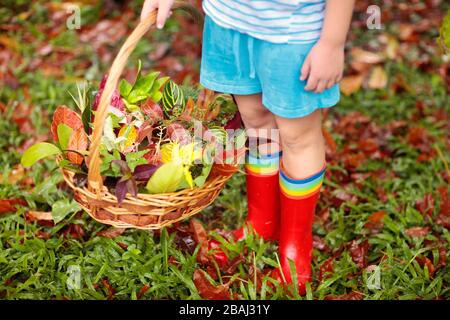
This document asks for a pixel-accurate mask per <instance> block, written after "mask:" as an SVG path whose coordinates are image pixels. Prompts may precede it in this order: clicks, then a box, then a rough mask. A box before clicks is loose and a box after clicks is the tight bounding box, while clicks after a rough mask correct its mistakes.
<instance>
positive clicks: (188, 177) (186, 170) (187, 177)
mask: <svg viewBox="0 0 450 320" xmlns="http://www.w3.org/2000/svg"><path fill="white" fill-rule="evenodd" d="M183 171H184V179H185V180H186V182H187V184H188V185H189V187H191V188H193V187H194V179H192V174H191V171H189V167H184V170H183Z"/></svg>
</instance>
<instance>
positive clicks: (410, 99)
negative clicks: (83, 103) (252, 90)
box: [0, 0, 450, 299]
mask: <svg viewBox="0 0 450 320" xmlns="http://www.w3.org/2000/svg"><path fill="white" fill-rule="evenodd" d="M199 2H200V1H197V5H198V3H199ZM373 2H374V4H375V5H376V4H378V5H379V6H380V7H381V17H382V19H381V26H380V28H375V29H369V28H368V27H367V25H366V21H367V19H368V15H367V13H366V9H367V7H368V6H369V5H370V4H373V3H369V2H368V1H358V4H357V10H356V13H355V16H354V22H353V24H352V28H351V29H352V30H351V35H350V37H349V42H348V45H347V60H348V63H347V68H346V77H345V78H344V81H343V83H342V92H343V95H342V100H341V102H340V103H339V104H338V105H337V106H336V107H335V108H333V109H331V110H330V111H329V112H328V113H327V115H326V118H325V122H324V133H325V137H326V140H327V159H328V163H329V170H328V171H327V175H326V180H325V186H324V191H323V193H322V197H321V200H320V204H319V208H318V210H317V215H316V220H315V224H314V261H313V267H314V275H313V282H312V283H311V284H310V285H309V286H308V288H307V295H306V296H305V297H299V296H298V294H297V293H296V290H295V289H294V288H291V287H288V288H283V287H282V286H280V285H279V284H278V283H276V282H274V281H273V280H272V279H270V278H269V277H268V276H267V274H268V271H270V269H271V268H272V267H274V266H276V265H277V255H276V251H277V250H276V249H277V246H276V244H275V243H270V242H264V241H262V240H261V239H258V238H257V237H253V236H249V237H247V239H246V240H245V241H244V242H242V243H227V242H224V241H223V240H222V242H223V243H224V246H225V250H226V252H227V253H228V254H229V257H230V260H231V262H230V263H229V264H228V265H226V266H225V267H221V268H219V267H218V265H217V264H215V263H214V261H212V260H211V258H210V257H209V256H208V254H207V253H206V252H205V251H204V247H202V246H201V245H199V246H197V243H196V241H197V242H200V243H201V242H202V241H201V240H202V238H204V237H205V234H204V232H203V229H205V230H206V231H207V234H208V236H209V237H210V238H217V239H219V240H221V239H223V238H222V236H225V237H226V236H227V233H226V231H229V230H231V229H233V228H234V227H236V226H237V225H239V224H241V223H242V221H243V220H244V218H245V214H246V202H245V197H244V196H243V195H245V184H244V176H243V175H242V174H241V173H238V174H236V175H235V176H234V177H233V178H232V179H231V180H230V181H229V183H228V185H227V186H226V188H225V189H224V190H223V191H222V193H221V195H220V197H219V198H218V199H217V201H216V202H215V203H214V205H212V206H211V207H209V208H208V209H206V210H205V211H204V212H202V213H200V214H198V215H197V216H196V217H195V219H192V220H191V221H188V222H186V223H182V224H179V225H177V226H174V227H172V228H169V229H166V230H163V231H161V232H158V231H156V232H152V231H139V230H126V231H124V232H122V231H117V230H113V229H110V228H109V227H108V226H105V225H102V224H100V223H97V222H95V221H93V220H92V219H91V218H90V217H89V216H88V215H87V214H86V213H84V212H82V211H78V210H77V209H76V208H77V206H76V205H75V204H74V202H73V200H72V193H71V191H70V189H69V188H68V187H67V186H66V185H64V183H63V182H62V177H61V174H60V172H59V170H58V169H57V167H56V165H55V163H54V161H53V160H51V159H49V160H46V161H44V162H41V163H39V164H38V165H36V166H34V167H32V168H31V169H24V168H23V167H22V166H21V165H20V164H19V163H20V157H21V153H22V152H23V151H24V150H25V149H26V148H27V147H29V146H30V145H31V144H32V143H34V142H36V141H45V140H48V139H49V124H50V122H51V115H52V113H53V111H54V110H55V108H56V107H57V106H58V105H62V104H65V105H68V106H70V107H74V103H73V102H72V100H71V98H70V95H69V93H68V92H69V91H70V92H72V93H75V92H76V83H77V82H79V81H82V80H89V81H91V82H92V83H94V84H96V85H97V84H98V83H99V81H100V80H101V78H102V75H103V74H104V73H105V72H106V70H107V69H108V67H109V66H110V64H111V62H112V59H113V58H114V55H115V53H117V50H118V48H119V47H120V44H121V43H122V41H123V40H124V38H125V37H126V35H127V34H128V33H129V32H130V30H131V29H132V27H133V26H134V25H135V23H136V17H137V16H138V13H139V8H140V2H139V1H121V2H120V1H116V2H115V1H112V0H109V1H82V2H81V3H82V5H81V11H80V13H81V21H80V22H81V25H80V27H81V28H79V29H77V28H75V29H73V28H72V27H73V23H75V22H76V20H74V19H73V15H72V14H73V12H77V10H75V11H73V8H72V7H70V6H69V5H68V4H67V3H63V2H60V1H33V2H31V4H28V1H19V0H15V1H8V0H7V1H6V3H7V4H6V5H5V6H3V7H2V8H0V21H1V23H0V29H1V31H2V33H1V35H0V82H1V86H0V113H1V117H0V151H1V152H0V168H1V173H0V248H1V250H0V298H3V299H30V298H31V299H202V298H203V299H214V298H233V299H301V298H304V299H449V298H450V290H449V282H450V273H449V271H450V270H449V267H448V265H447V260H448V259H449V249H450V247H449V241H450V234H449V231H448V228H449V226H450V224H449V215H450V200H449V197H448V194H449V188H448V185H449V181H450V170H449V162H450V153H449V152H448V150H449V148H450V136H449V132H450V121H449V113H450V103H449V95H448V89H449V78H448V77H449V76H448V70H449V66H450V63H449V58H448V55H447V56H445V51H444V48H443V47H442V46H440V44H439V41H438V37H439V27H440V25H441V23H442V19H443V17H444V16H445V14H446V12H447V10H448V9H449V5H448V3H445V1H439V0H436V1H395V2H394V1H373ZM68 19H69V20H68ZM196 22H199V21H198V20H197V21H196ZM196 22H195V21H192V20H190V18H189V17H188V16H186V15H185V14H183V13H180V14H175V15H174V17H173V18H172V19H171V20H170V21H169V23H168V24H167V27H166V28H165V30H163V31H153V32H152V33H151V34H149V36H148V37H147V38H146V39H145V40H143V41H141V43H140V44H139V46H138V48H137V49H136V51H135V52H134V53H133V55H132V58H131V59H130V63H129V68H128V69H127V71H126V72H125V77H127V78H132V76H133V74H134V72H135V71H136V70H135V65H136V61H137V59H141V60H142V61H143V65H144V68H145V69H146V70H150V69H157V70H161V71H163V72H164V73H165V74H167V75H170V76H172V77H173V78H174V79H175V80H176V81H177V82H178V83H184V84H187V85H192V84H193V83H196V82H197V81H198V70H199V63H200V61H199V58H200V54H201V51H200V49H201V46H200V39H201V23H196ZM52 208H53V209H52ZM74 208H75V209H74ZM52 210H53V214H56V215H57V214H61V215H64V214H67V213H68V215H67V216H66V218H65V219H64V220H63V221H62V222H59V223H57V224H54V223H53V222H52V221H51V220H49V219H48V217H49V216H50V217H51V212H52ZM223 230H225V231H223ZM199 238H200V239H199Z"/></svg>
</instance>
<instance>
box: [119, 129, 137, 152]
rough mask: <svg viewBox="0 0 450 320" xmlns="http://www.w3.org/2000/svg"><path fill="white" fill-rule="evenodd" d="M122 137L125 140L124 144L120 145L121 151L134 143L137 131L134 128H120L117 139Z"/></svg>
mask: <svg viewBox="0 0 450 320" xmlns="http://www.w3.org/2000/svg"><path fill="white" fill-rule="evenodd" d="M122 136H123V137H125V138H126V140H125V142H124V143H123V144H122V146H123V149H127V148H129V147H131V146H133V144H134V143H135V142H136V139H137V136H138V131H137V129H136V127H135V126H123V127H122V128H120V131H119V135H118V137H122Z"/></svg>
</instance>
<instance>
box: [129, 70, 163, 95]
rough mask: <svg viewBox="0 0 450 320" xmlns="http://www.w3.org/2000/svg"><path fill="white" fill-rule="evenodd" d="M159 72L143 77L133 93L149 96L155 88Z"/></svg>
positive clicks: (138, 81)
mask: <svg viewBox="0 0 450 320" xmlns="http://www.w3.org/2000/svg"><path fill="white" fill-rule="evenodd" d="M158 76H159V72H158V71H156V72H152V73H149V74H147V75H145V76H143V77H140V78H139V79H138V80H137V81H136V83H135V84H134V86H133V91H137V92H139V93H140V94H148V93H150V90H151V89H152V87H153V84H154V82H155V80H156V78H158Z"/></svg>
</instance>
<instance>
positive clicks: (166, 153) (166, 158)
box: [161, 142, 178, 163]
mask: <svg viewBox="0 0 450 320" xmlns="http://www.w3.org/2000/svg"><path fill="white" fill-rule="evenodd" d="M174 148H178V145H177V144H176V143H172V142H171V143H166V144H163V145H162V146H161V161H162V163H168V162H170V161H172V154H173V149H174Z"/></svg>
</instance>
